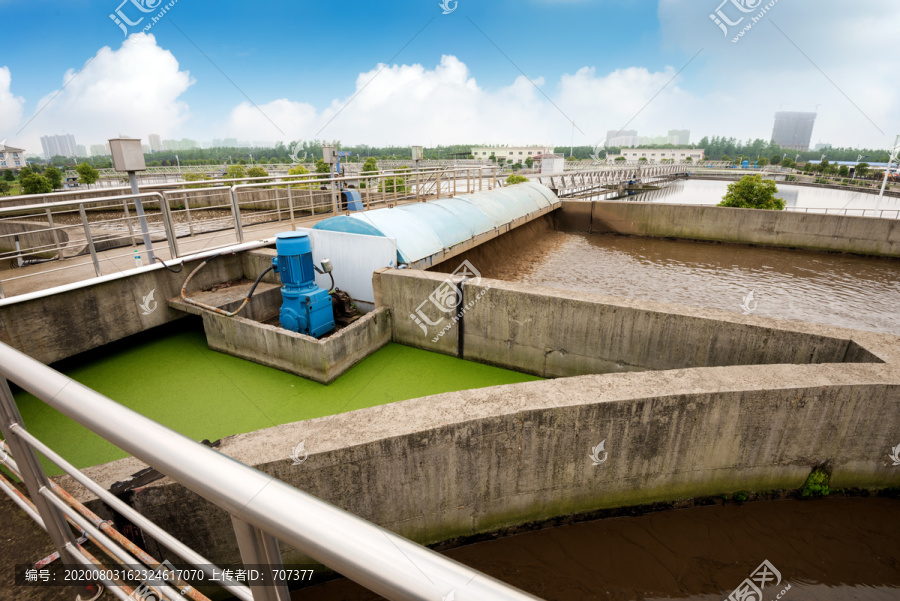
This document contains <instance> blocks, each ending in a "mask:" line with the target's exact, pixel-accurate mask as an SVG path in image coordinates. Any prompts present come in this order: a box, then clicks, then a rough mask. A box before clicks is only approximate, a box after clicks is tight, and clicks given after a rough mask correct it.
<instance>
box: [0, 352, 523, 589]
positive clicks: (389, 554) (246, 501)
mask: <svg viewBox="0 0 900 601" xmlns="http://www.w3.org/2000/svg"><path fill="white" fill-rule="evenodd" d="M0 376H2V378H4V380H3V381H2V382H0V384H2V386H0V406H2V407H0V409H2V410H3V411H2V413H3V414H5V415H6V416H7V419H10V416H12V419H10V421H6V420H4V421H3V423H0V425H2V426H3V432H4V435H5V436H6V437H7V439H9V438H14V439H15V441H14V442H15V443H16V444H17V445H19V446H20V447H21V445H29V446H28V448H33V447H31V446H30V444H29V443H30V442H31V441H30V439H29V438H28V437H21V436H19V435H18V434H17V430H18V428H23V427H24V424H21V423H20V422H21V417H20V416H18V413H17V410H16V409H15V402H14V401H13V399H12V395H11V394H10V393H9V388H8V386H7V385H6V382H5V380H10V381H13V382H15V383H16V384H18V385H19V386H21V387H22V388H23V389H24V390H26V391H27V392H29V393H31V394H32V395H34V396H35V397H37V398H38V399H41V400H42V401H43V402H44V403H46V404H47V405H48V406H49V407H51V408H53V409H56V410H57V411H59V412H60V413H62V414H63V415H66V416H67V417H69V418H71V419H73V420H74V421H76V422H77V423H79V424H81V425H82V426H84V427H86V428H88V429H89V430H91V431H92V432H94V433H95V434H97V435H99V436H100V437H102V438H104V439H105V440H107V441H108V442H110V443H112V444H114V445H116V446H117V447H119V448H121V449H123V450H124V451H126V452H128V453H130V454H132V455H133V456H134V457H136V458H137V459H139V460H141V461H143V462H144V463H146V464H148V465H150V466H152V467H154V468H155V469H157V470H159V471H160V472H162V473H163V474H165V475H167V476H168V477H170V478H172V479H173V480H174V481H176V482H178V483H180V484H181V485H182V486H184V487H185V488H187V489H189V490H191V491H193V492H195V493H197V494H198V495H200V496H202V497H204V498H205V499H207V500H208V501H210V502H212V503H213V504H215V505H217V506H218V507H220V508H222V509H224V510H225V511H227V512H228V513H229V514H231V516H232V520H233V522H234V527H235V533H236V536H237V538H238V541H239V545H240V547H241V555H242V558H243V560H244V562H245V564H249V563H258V564H263V563H272V562H276V561H280V558H279V557H278V555H277V552H275V553H273V552H272V551H273V546H272V543H274V541H275V540H281V541H283V542H285V543H287V544H289V545H291V546H292V547H293V548H295V549H296V550H297V551H299V552H301V553H303V554H305V555H307V556H309V557H311V558H312V559H313V560H315V561H317V562H320V563H322V564H324V565H326V566H328V567H330V568H332V569H334V570H335V571H337V572H338V573H340V574H342V575H344V576H346V577H348V578H350V579H352V580H354V581H356V582H358V583H359V584H361V585H362V586H365V587H366V588H369V589H370V590H372V591H374V592H376V593H378V594H380V595H382V596H384V597H386V598H388V599H391V600H395V601H439V600H440V599H443V598H445V597H447V596H448V595H449V594H450V593H451V592H455V595H454V596H455V598H456V600H457V601H475V600H479V601H485V600H489V601H525V600H532V601H534V600H535V599H537V597H534V596H532V595H529V594H527V593H525V592H523V591H520V590H518V589H516V588H514V587H512V586H509V585H507V584H504V583H503V582H500V581H499V580H496V579H494V578H492V577H490V576H487V575H485V574H482V573H481V572H478V571H476V570H473V569H472V568H469V567H466V566H464V565H462V564H460V563H458V562H456V561H454V560H452V559H449V558H447V557H444V556H443V555H440V554H439V553H437V552H435V551H432V550H430V549H427V548H425V547H423V546H421V545H418V544H416V543H414V542H412V541H410V540H408V539H406V538H403V537H401V536H399V535H397V534H394V533H393V532H390V531H389V530H386V529H384V528H382V527H380V526H377V525H375V524H372V523H370V522H368V521H366V520H363V519H362V518H360V517H358V516H355V515H353V514H351V513H349V512H346V511H344V510H342V509H339V508H337V507H335V506H333V505H331V504H329V503H326V502H325V501H322V500H321V499H318V498H316V497H314V496H312V495H310V494H308V493H305V492H302V491H300V490H298V489H296V488H294V487H292V486H290V485H288V484H286V483H284V482H282V481H280V480H278V479H276V478H274V477H272V476H270V475H268V474H265V473H263V472H261V471H259V470H256V469H254V468H252V467H249V466H247V465H245V464H243V463H241V462H239V461H237V460H235V459H232V458H231V457H228V456H226V455H224V454H222V453H219V452H218V451H215V450H213V449H211V448H209V447H206V446H204V445H202V444H200V443H198V442H196V441H194V440H192V439H190V438H188V437H186V436H184V435H182V434H179V433H178V432H175V431H174V430H171V429H169V428H167V427H165V426H163V425H162V424H159V423H157V422H155V421H153V420H151V419H149V418H147V417H145V416H143V415H141V414H140V413H137V412H136V411H133V410H131V409H129V408H127V407H125V406H123V405H120V404H119V403H116V402H114V401H112V400H110V399H108V398H107V397H105V396H103V395H101V394H100V393H98V392H96V391H94V390H91V389H90V388H88V387H86V386H84V385H82V384H80V383H78V382H76V381H74V380H72V379H71V378H68V377H67V376H65V375H63V374H61V373H59V372H57V371H55V370H53V369H51V368H50V367H48V366H46V365H44V364H42V363H40V362H38V361H36V360H34V359H32V358H30V357H28V356H27V355H25V354H23V353H21V352H19V351H17V350H16V349H14V348H12V347H10V346H8V345H6V344H2V343H0ZM10 405H11V406H10ZM16 423H18V424H19V425H18V426H16V427H13V426H14V424H16ZM11 446H12V447H13V451H14V452H15V451H16V447H15V446H14V445H11ZM17 456H18V455H17ZM20 463H21V462H20ZM34 463H36V464H37V466H38V469H39V470H41V472H40V474H39V475H43V472H42V468H40V463H39V462H37V461H34V462H32V464H31V465H32V467H33V464H34ZM23 476H24V477H25V478H26V479H27V478H28V474H27V473H24V470H23ZM44 477H45V475H44ZM32 484H34V483H32ZM29 490H30V491H31V490H40V488H39V487H38V488H32V487H29ZM42 494H43V493H42ZM37 507H38V509H39V510H40V513H41V517H42V518H43V519H44V521H45V522H48V521H49V520H51V519H53V517H54V514H53V513H52V511H50V510H48V509H47V508H48V507H49V506H48V505H46V504H43V505H42V504H37ZM267 537H270V538H267ZM60 546H64V545H60ZM274 549H276V550H277V544H275V546H274ZM261 550H266V551H268V552H269V553H268V554H266V555H261V554H260V551H261ZM63 551H67V549H60V552H61V553H62V552H63ZM263 557H265V558H266V559H267V560H268V561H261V560H260V559H262V558H263ZM251 559H257V561H255V562H254V561H250V560H251ZM251 590H252V592H253V599H254V600H256V601H268V600H269V599H271V600H279V599H281V598H282V597H280V596H279V595H281V593H277V592H273V591H272V590H269V589H266V588H263V587H253V586H251Z"/></svg>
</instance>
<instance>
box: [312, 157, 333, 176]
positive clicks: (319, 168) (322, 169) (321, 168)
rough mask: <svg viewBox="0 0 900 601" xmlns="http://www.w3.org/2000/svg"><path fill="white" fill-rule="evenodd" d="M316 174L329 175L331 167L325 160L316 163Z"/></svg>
mask: <svg viewBox="0 0 900 601" xmlns="http://www.w3.org/2000/svg"><path fill="white" fill-rule="evenodd" d="M316 173H331V165H329V164H328V163H326V162H325V159H319V160H318V161H316Z"/></svg>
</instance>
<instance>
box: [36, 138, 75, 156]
mask: <svg viewBox="0 0 900 601" xmlns="http://www.w3.org/2000/svg"><path fill="white" fill-rule="evenodd" d="M41 147H42V148H43V151H44V158H45V159H50V158H52V157H55V156H61V157H74V156H76V148H77V144H75V136H73V135H72V134H65V135H62V136H41Z"/></svg>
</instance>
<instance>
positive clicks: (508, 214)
mask: <svg viewBox="0 0 900 601" xmlns="http://www.w3.org/2000/svg"><path fill="white" fill-rule="evenodd" d="M559 202H560V200H559V198H557V196H556V194H554V193H553V192H552V191H551V190H550V188H547V187H546V186H543V185H541V184H538V183H535V182H526V183H523V184H516V185H514V186H509V187H506V188H496V189H494V190H487V191H483V192H476V193H474V194H461V195H459V196H453V197H451V198H442V199H440V200H432V201H428V202H417V203H412V204H407V205H401V206H397V207H394V208H391V209H376V210H374V211H366V212H360V213H352V214H350V215H340V216H338V217H331V218H330V219H326V220H324V221H320V222H319V223H317V224H316V225H315V227H314V228H313V229H317V230H329V231H334V232H347V233H351V234H363V235H369V236H384V237H387V238H396V240H397V262H398V263H406V264H410V263H415V262H416V261H420V260H422V259H425V258H427V257H431V256H433V255H436V254H438V253H441V252H442V251H443V250H444V249H447V248H453V247H454V246H456V245H458V244H461V243H463V242H466V241H468V240H471V239H472V238H475V237H476V236H478V235H480V234H484V233H486V232H489V231H491V230H495V229H497V228H500V227H502V226H505V225H508V224H510V223H512V222H513V221H516V220H521V219H522V218H523V217H527V216H528V215H530V214H532V213H536V212H539V213H541V214H543V213H545V212H547V210H549V209H552V208H555V207H556V206H558V205H559Z"/></svg>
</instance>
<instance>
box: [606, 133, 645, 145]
mask: <svg viewBox="0 0 900 601" xmlns="http://www.w3.org/2000/svg"><path fill="white" fill-rule="evenodd" d="M637 145H638V135H637V130H634V129H623V130H618V129H610V130H608V131H607V132H606V146H607V147H610V146H637Z"/></svg>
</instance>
